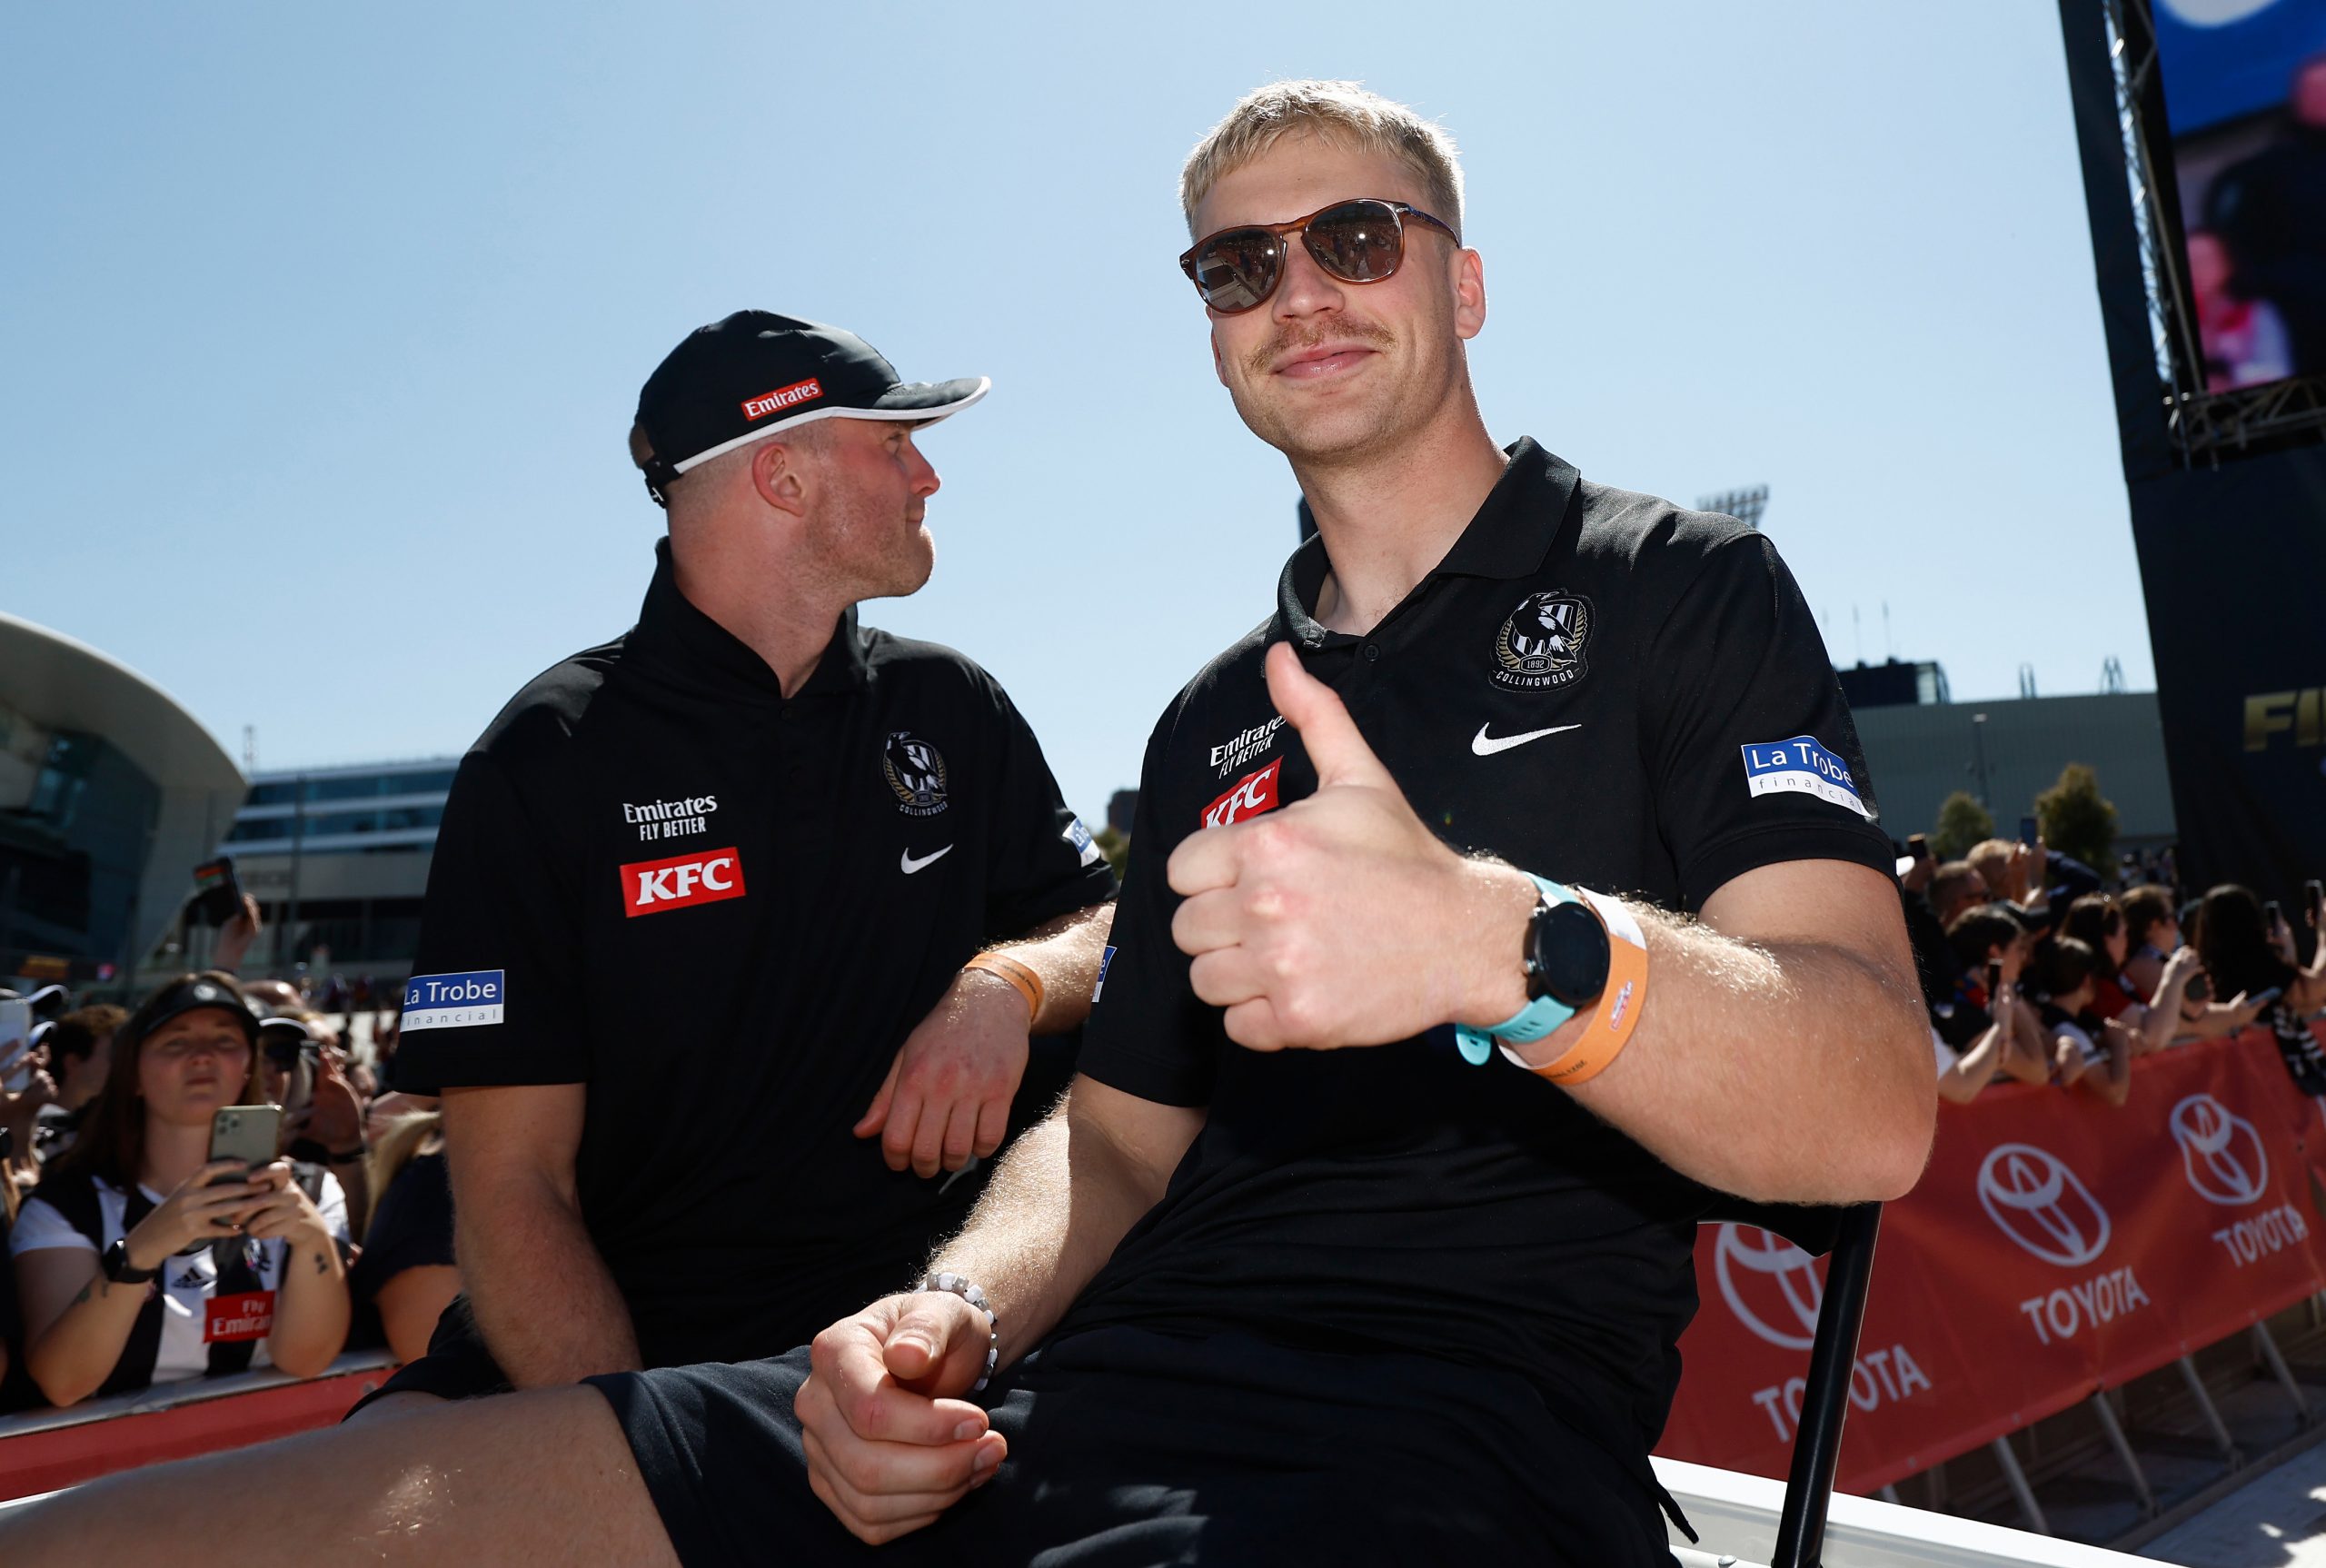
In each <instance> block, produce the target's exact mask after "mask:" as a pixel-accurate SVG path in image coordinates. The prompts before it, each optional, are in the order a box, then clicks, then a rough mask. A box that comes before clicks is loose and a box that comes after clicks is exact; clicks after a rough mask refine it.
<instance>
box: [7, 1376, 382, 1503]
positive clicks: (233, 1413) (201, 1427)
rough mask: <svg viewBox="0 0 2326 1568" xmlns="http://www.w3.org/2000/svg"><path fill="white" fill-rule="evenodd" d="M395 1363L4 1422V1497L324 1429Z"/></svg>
mask: <svg viewBox="0 0 2326 1568" xmlns="http://www.w3.org/2000/svg"><path fill="white" fill-rule="evenodd" d="M394 1365H395V1358H394V1357H393V1356H392V1355H389V1354H388V1353H387V1352H386V1351H384V1350H365V1351H356V1352H353V1353H352V1354H349V1355H343V1356H341V1357H340V1358H339V1359H338V1360H336V1361H334V1362H333V1363H332V1364H331V1365H330V1366H328V1367H326V1368H325V1369H324V1370H323V1372H322V1373H321V1374H319V1375H317V1376H314V1377H308V1378H299V1377H293V1376H292V1375H290V1374H288V1373H284V1372H280V1371H276V1370H274V1369H273V1368H269V1369H266V1370H264V1371H260V1372H244V1373H237V1374H234V1376H231V1377H196V1378H189V1379H187V1380H185V1381H184V1382H182V1383H164V1384H155V1385H154V1386H153V1387H151V1388H145V1389H141V1390H139V1391H138V1392H136V1393H134V1394H115V1395H114V1396H112V1397H111V1398H106V1399H90V1400H84V1401H83V1402H82V1403H81V1404H75V1405H72V1406H70V1407H68V1408H66V1409H64V1410H30V1411H25V1413H23V1414H18V1415H5V1416H0V1499H6V1498H18V1497H29V1496H32V1495H35V1494H39V1493H43V1492H54V1491H56V1490H58V1489H60V1488H62V1487H66V1486H75V1485H78V1484H80V1483H82V1482H84V1481H92V1480H94V1479H95V1478H96V1477H98V1476H100V1475H109V1474H113V1473H114V1471H117V1470H134V1469H136V1468H137V1467H138V1466H140V1465H145V1464H162V1463H164V1462H165V1461H168V1460H172V1459H186V1458H191V1457H192V1456H194V1455H195V1454H214V1453H217V1452H219V1451H220V1450H222V1449H228V1448H242V1447H246V1446H248V1445H249V1444H253V1443H264V1442H266V1441H268V1440H269V1439H271V1438H276V1437H287V1436H289V1435H291V1434H293V1433H294V1432H307V1431H312V1430H313V1429H314V1428H316V1427H321V1426H329V1425H331V1424H333V1423H334V1422H336V1421H338V1420H339V1418H340V1417H341V1416H343V1415H345V1414H347V1412H348V1409H349V1407H350V1406H352V1405H353V1404H354V1403H355V1402H356V1401H357V1400H359V1399H361V1398H363V1395H365V1394H369V1393H370V1392H371V1391H372V1390H373V1389H375V1388H377V1387H378V1386H379V1385H380V1384H382V1383H383V1382H385V1381H386V1380H387V1374H388V1371H389V1369H390V1368H391V1367H393V1366H394Z"/></svg>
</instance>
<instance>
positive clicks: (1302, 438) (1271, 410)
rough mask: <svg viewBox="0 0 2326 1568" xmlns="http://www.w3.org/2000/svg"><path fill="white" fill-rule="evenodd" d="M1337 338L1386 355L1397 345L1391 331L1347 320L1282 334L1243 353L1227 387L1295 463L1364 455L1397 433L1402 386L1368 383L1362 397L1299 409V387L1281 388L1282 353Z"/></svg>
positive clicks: (1251, 421) (1257, 427) (1245, 415)
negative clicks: (1326, 328) (1276, 370)
mask: <svg viewBox="0 0 2326 1568" xmlns="http://www.w3.org/2000/svg"><path fill="white" fill-rule="evenodd" d="M1339 340H1351V341H1354V342H1359V343H1362V344H1364V345H1366V346H1367V347H1368V348H1371V349H1373V350H1375V351H1376V352H1379V353H1380V354H1381V355H1382V356H1383V357H1384V358H1387V354H1388V352H1389V351H1391V350H1393V349H1395V348H1396V347H1397V338H1396V337H1395V336H1394V335H1393V334H1392V333H1390V332H1388V331H1387V329H1385V328H1383V327H1380V326H1377V325H1375V324H1374V323H1370V322H1355V321H1352V322H1347V323H1340V324H1339V326H1338V327H1337V330H1334V331H1331V332H1277V333H1276V334H1275V335H1274V336H1273V337H1271V338H1270V339H1269V340H1268V342H1267V343H1265V344H1264V345H1262V346H1261V347H1259V348H1257V349H1255V350H1253V351H1252V352H1249V353H1247V354H1245V355H1244V356H1242V358H1241V359H1240V360H1239V361H1238V369H1239V370H1240V371H1241V372H1243V373H1242V374H1241V375H1240V376H1239V377H1238V378H1237V379H1236V380H1235V381H1233V382H1231V383H1230V384H1229V386H1228V396H1229V398H1230V400H1231V401H1233V402H1234V403H1235V404H1236V412H1237V413H1238V416H1239V417H1240V418H1241V419H1242V420H1243V422H1244V424H1245V426H1246V428H1247V429H1248V430H1250V431H1251V432H1252V433H1253V434H1254V435H1256V436H1257V437H1259V438H1260V439H1261V440H1262V441H1264V442H1267V444H1268V445H1270V446H1272V447H1274V448H1276V449H1277V451H1278V452H1282V453H1284V455H1285V457H1286V458H1287V459H1288V460H1289V461H1292V462H1295V463H1298V464H1308V465H1314V464H1325V463H1331V462H1335V461H1346V460H1347V459H1350V458H1354V457H1362V456H1364V455H1366V454H1367V453H1369V452H1374V451H1377V450H1378V449H1379V448H1380V447H1381V446H1382V445H1384V444H1385V443H1387V442H1390V441H1392V440H1394V439H1395V437H1396V435H1397V429H1398V426H1399V424H1400V419H1399V409H1400V405H1401V402H1402V401H1403V400H1402V398H1401V395H1400V392H1401V389H1399V388H1398V387H1396V386H1394V385H1379V386H1373V387H1368V388H1367V390H1366V392H1365V394H1364V395H1363V396H1361V397H1356V398H1346V399H1337V400H1334V402H1332V403H1330V404H1329V405H1327V406H1324V407H1315V406H1311V407H1307V408H1303V407H1301V397H1302V394H1301V393H1300V392H1298V391H1297V390H1293V389H1291V388H1289V387H1281V388H1280V387H1278V385H1277V381H1276V378H1275V376H1274V375H1273V373H1272V372H1271V370H1270V367H1271V366H1272V365H1274V364H1275V363H1276V362H1277V360H1278V359H1280V358H1281V357H1282V356H1283V355H1285V354H1286V353H1287V352H1298V351H1299V350H1301V349H1304V348H1313V347H1318V346H1321V345H1322V344H1324V343H1326V342H1334V341H1339ZM1269 392H1279V393H1280V394H1281V395H1276V396H1270V395H1267V394H1268V393H1269Z"/></svg>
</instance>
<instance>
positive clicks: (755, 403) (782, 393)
mask: <svg viewBox="0 0 2326 1568" xmlns="http://www.w3.org/2000/svg"><path fill="white" fill-rule="evenodd" d="M823 395H824V383H823V382H820V381H818V380H817V379H816V378H815V377H814V376H810V377H809V378H808V379H807V380H806V381H803V382H792V383H791V384H790V386H788V387H778V388H776V389H775V390H774V391H773V392H761V393H760V395H759V396H757V397H755V398H750V399H747V400H745V402H744V403H743V417H744V418H745V419H750V420H760V419H765V418H767V416H768V415H770V414H771V413H775V412H780V410H783V409H788V408H793V407H796V406H797V405H799V404H800V403H803V402H813V401H814V400H816V399H817V398H820V397H821V396H823Z"/></svg>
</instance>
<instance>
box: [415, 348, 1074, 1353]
mask: <svg viewBox="0 0 2326 1568" xmlns="http://www.w3.org/2000/svg"><path fill="white" fill-rule="evenodd" d="M988 384H989V383H988V382H985V381H984V380H982V379H977V380H967V381H953V382H939V383H935V384H925V383H922V384H906V383H902V382H900V380H899V378H898V376H897V374H896V372H894V371H893V370H892V369H890V365H889V363H888V362H887V361H886V360H884V359H882V358H881V357H880V355H879V354H878V353H876V352H874V351H873V350H872V348H871V347H870V345H869V344H867V343H866V342H864V341H863V340H862V339H860V338H858V337H857V336H855V335H854V334H853V333H850V332H843V331H841V330H840V329H839V328H836V327H830V326H823V325H820V324H817V323H812V322H807V321H800V320H796V319H793V318H791V317H788V316H781V315H775V314H771V313H766V312H758V311H745V312H739V313H736V314H734V315H731V316H729V317H727V318H726V319H725V320H724V321H721V322H718V323H713V324H712V325H710V326H707V327H704V328H702V329H701V330H700V331H698V332H694V333H693V334H691V336H689V337H688V338H687V339H686V341H685V342H682V343H681V344H680V345H679V347H678V348H677V349H675V350H674V351H672V352H671V355H670V356H669V357H668V358H667V359H666V360H664V362H662V364H661V367H660V368H659V369H657V370H656V371H655V372H654V374H653V375H652V377H651V379H649V380H648V382H647V383H646V385H645V388H644V390H643V391H642V392H641V394H640V397H639V405H638V419H637V423H636V425H635V427H634V428H633V429H632V431H631V455H632V457H633V459H634V461H637V463H638V464H639V466H640V467H641V469H642V470H643V471H644V474H645V478H646V483H647V488H648V490H649V491H650V492H651V494H652V495H653V496H654V498H655V499H656V500H657V501H660V502H661V503H662V504H663V505H664V506H665V507H666V508H667V510H668V511H669V514H670V516H669V521H670V537H669V538H668V540H666V541H662V542H661V543H660V544H658V546H657V552H658V560H657V565H656V570H655V573H654V578H653V581H652V582H651V585H650V586H649V587H648V589H647V591H646V600H645V604H644V606H643V608H642V609H641V610H640V613H639V619H638V624H637V625H636V626H635V627H634V628H633V629H632V630H631V631H630V632H629V633H628V634H627V635H625V636H623V637H621V638H619V639H617V640H614V641H612V642H610V643H607V644H605V645H603V646H601V647H599V648H594V649H591V650H588V651H586V652H582V653H580V654H576V655H575V656H574V657H572V658H571V659H569V660H565V661H564V662H562V663H561V664H558V665H556V666H554V667H552V669H551V670H549V671H548V672H547V673H545V674H543V675H542V676H541V677H539V678H538V679H536V680H533V681H532V683H531V684H530V685H528V686H527V687H526V688H525V689H524V690H522V691H521V692H520V693H519V694H518V695H517V697H516V698H515V699H514V700H512V702H511V703H510V704H509V706H508V707H507V708H506V709H505V710H502V714H501V716H500V717H499V718H498V719H495V720H494V721H493V723H492V727H491V728H490V729H487V730H486V732H485V734H484V736H483V738H482V739H481V740H480V741H479V742H478V743H477V745H476V746H475V748H474V749H472V750H471V751H470V753H469V754H468V756H467V757H466V758H465V759H463V760H462V765H461V769H460V772H459V774H458V776H457V778H456V779H455V780H454V783H453V786H452V794H451V798H450V799H449V800H448V801H447V803H446V806H445V813H444V821H443V827H442V833H441V836H440V838H439V839H438V842H437V847H436V854H435V860H434V864H433V867H432V870H431V873H430V878H429V887H428V901H427V906H426V910H425V913H424V915H423V917H422V935H421V944H420V951H419V955H418V957H417V959H416V960H415V963H414V974H413V978H412V980H411V981H410V982H409V984H408V985H407V987H406V988H405V994H404V1006H403V1037H402V1044H401V1047H400V1049H399V1051H398V1053H397V1055H396V1058H395V1067H394V1072H395V1080H396V1083H395V1087H397V1088H399V1089H402V1090H403V1091H405V1092H408V1093H417V1094H426V1095H442V1097H443V1102H444V1126H445V1136H446V1139H447V1142H448V1145H449V1149H450V1154H451V1156H452V1186H453V1193H454V1201H455V1206H456V1210H457V1213H458V1216H459V1233H458V1245H459V1251H460V1260H461V1266H462V1272H463V1275H464V1277H465V1280H466V1282H467V1286H468V1292H469V1294H468V1296H467V1297H466V1298H465V1299H464V1300H462V1301H459V1302H455V1304H454V1305H453V1307H452V1310H451V1311H450V1312H448V1313H447V1314H446V1315H445V1318H444V1321H443V1323H442V1325H440V1327H439V1329H438V1333H437V1335H436V1339H435V1342H434V1344H433V1345H432V1347H431V1351H430V1354H429V1355H428V1356H426V1357H425V1358H423V1359H422V1361H419V1362H416V1363H414V1364H413V1365H411V1366H409V1367H407V1368H405V1369H404V1371H403V1373H402V1374H399V1376H398V1377H397V1378H396V1379H395V1380H394V1381H393V1384H391V1385H390V1392H392V1393H396V1394H402V1393H407V1392H410V1393H423V1394H436V1395H439V1396H458V1395H462V1394H472V1393H479V1392H487V1391H492V1390H496V1389H499V1388H501V1387H503V1386H506V1385H508V1384H513V1385H515V1386H517V1387H520V1388H523V1387H532V1386H537V1385H540V1384H556V1383H570V1382H572V1381H574V1380H575V1379H577V1378H580V1377H583V1376H587V1375H589V1374H593V1373H600V1372H608V1371H615V1370H620V1369H624V1368H634V1367H639V1366H653V1365H666V1364H671V1363H683V1362H692V1361H727V1360H735V1359H741V1358H745V1357H750V1356H755V1355H769V1354H771V1353H773V1352H775V1351H778V1350H780V1349H783V1348H785V1347H786V1346H789V1345H794V1344H797V1343H799V1342H800V1340H801V1339H803V1338H804V1337H806V1335H808V1334H810V1333H811V1332H813V1331H814V1329H816V1328H817V1327H819V1326H820V1325H822V1324H823V1323H824V1322H826V1321H828V1320H829V1319H830V1316H831V1315H832V1313H833V1312H834V1311H836V1310H840V1308H842V1307H844V1306H846V1305H850V1304H853V1303H854V1302H857V1301H859V1300H861V1299H864V1298H866V1297H868V1296H869V1295H878V1294H880V1292H882V1291H884V1290H887V1289H890V1288H893V1287H894V1285H895V1284H896V1282H897V1281H898V1280H900V1279H903V1278H907V1277H910V1275H911V1272H912V1270H913V1269H914V1267H915V1266H916V1265H918V1263H919V1260H920V1258H921V1257H922V1255H924V1253H925V1251H926V1249H927V1247H928V1245H929V1242H930V1240H931V1239H932V1238H933V1237H934V1236H936V1235H937V1234H939V1232H941V1231H942V1230H943V1229H945V1228H946V1227H947V1226H949V1224H950V1223H952V1222H954V1221H956V1220H958V1218H959V1215H960V1214H961V1212H963V1210H964V1208H965V1206H966V1203H967V1200H968V1199H969V1197H970V1196H973V1191H972V1189H973V1187H974V1186H975V1185H976V1184H974V1183H972V1182H968V1181H959V1182H956V1181H953V1180H952V1179H951V1176H950V1173H956V1172H959V1171H960V1170H962V1169H963V1167H964V1166H966V1165H967V1164H969V1162H970V1161H971V1160H972V1158H973V1157H974V1156H987V1155H990V1154H991V1153H992V1152H993V1151H994V1149H995V1147H996V1146H998V1145H999V1143H1000V1141H1001V1138H1002V1136H1003V1131H1004V1126H1005V1120H1006V1117H1007V1116H1008V1113H1009V1107H1010V1101H1011V1097H1012V1094H1013V1092H1014V1091H1015V1090H1016V1089H1017V1088H1018V1087H1019V1079H1020V1074H1021V1072H1022V1071H1023V1069H1024V1067H1025V1066H1026V1062H1027V1058H1028V1035H1029V1030H1030V1031H1031V1032H1033V1033H1036V1034H1054V1033H1058V1032H1060V1031H1064V1030H1069V1029H1071V1028H1073V1027H1075V1026H1076V1025H1078V1024H1079V1023H1080V1021H1081V1019H1082V1017H1083V1016H1084V1014H1085V1013H1086V1012H1087V1010H1088V997H1089V994H1090V989H1091V983H1092V978H1093V976H1094V975H1095V973H1096V969H1097V963H1098V950H1099V948H1100V946H1101V945H1102V943H1103V939H1104V929H1105V926H1106V924H1107V920H1108V899H1109V898H1111V896H1112V894H1113V891H1114V884H1113V878H1112V875H1111V873H1110V872H1109V871H1108V868H1107V866H1106V863H1105V862H1104V860H1103V859H1101V858H1100V857H1099V856H1098V852H1097V850H1096V849H1095V848H1093V847H1092V845H1091V843H1090V841H1089V836H1088V833H1086V832H1085V831H1084V830H1083V829H1082V826H1081V824H1080V822H1079V820H1078V819H1076V818H1075V816H1074V814H1073V813H1072V812H1071V811H1069V810H1068V809H1067V808H1066V807H1065V805H1064V804H1062V803H1061V801H1060V799H1059V791H1058V787H1057V785H1056V783H1055V782H1054V781H1053V780H1052V779H1051V776H1050V772H1049V767H1048V766H1047V765H1046V764H1045V762H1044V761H1043V759H1042V753H1041V749H1040V748H1039V745H1037V744H1036V742H1035V739H1034V737H1033V734H1032V733H1031V732H1030V731H1029V729H1028V728H1027V726H1026V724H1025V722H1024V720H1023V719H1020V718H1019V715H1018V712H1017V710H1015V709H1014V708H1013V707H1012V706H1011V705H1010V702H1009V698H1008V697H1007V696H1006V695H1005V694H1004V693H1003V691H1002V690H1001V688H1000V687H999V685H997V684H996V683H995V681H994V680H993V678H992V677H991V676H989V675H988V674H987V673H986V672H985V671H984V670H981V669H979V667H978V666H977V665H975V664H974V663H972V662H970V661H969V660H968V659H966V658H964V657H962V656H961V655H960V654H959V653H956V652H954V651H952V650H949V649H945V648H939V647H936V646H933V645H930V644H928V643H919V642H911V641H908V640H904V639H902V638H899V637H893V636H890V634H888V633H886V632H883V631H878V630H873V629H871V628H870V627H865V626H861V625H860V624H859V623H858V620H857V613H856V608H855V607H856V604H857V602H858V601H859V600H864V599H872V598H880V597H883V596H888V595H901V594H909V593H911V592H913V591H914V590H917V589H919V587H920V586H921V584H922V583H923V582H925V581H928V578H929V571H930V565H931V559H932V556H931V548H932V547H931V544H930V541H929V532H928V531H927V529H926V528H925V527H924V526H923V523H922V514H923V510H924V508H925V506H926V504H927V501H928V499H929V496H930V495H931V494H932V493H933V492H934V491H936V489H937V487H938V479H937V474H936V472H935V471H934V470H933V469H931V468H930V467H929V463H928V461H926V460H925V459H924V458H923V457H922V456H921V455H920V453H919V452H918V451H917V450H916V449H915V447H914V444H913V443H914V433H915V432H916V430H917V429H918V428H919V426H922V425H925V424H928V423H929V422H933V421H936V420H939V419H943V418H946V417H948V416H949V415H950V414H953V413H956V412H959V411H960V410H961V409H964V408H967V407H968V406H969V404H971V403H973V402H977V401H978V400H979V398H980V397H982V396H984V395H985V392H986V390H987V387H988ZM876 1140H877V1141H876Z"/></svg>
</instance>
